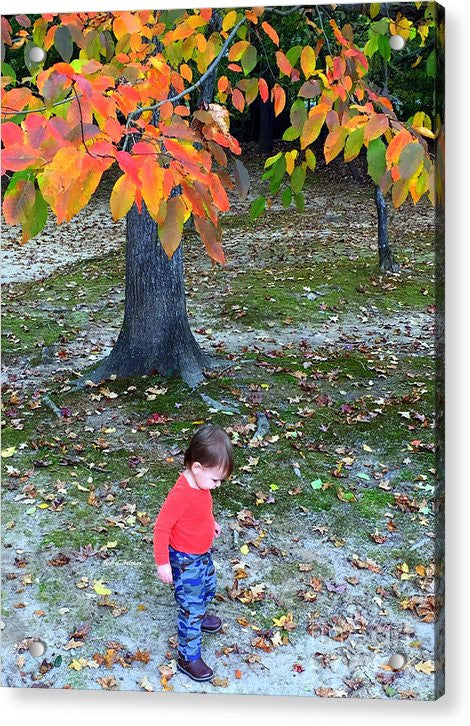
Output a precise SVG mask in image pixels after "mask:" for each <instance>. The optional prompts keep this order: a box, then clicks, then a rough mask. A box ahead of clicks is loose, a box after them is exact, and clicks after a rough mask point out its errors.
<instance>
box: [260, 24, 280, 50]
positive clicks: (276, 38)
mask: <svg viewBox="0 0 470 726" xmlns="http://www.w3.org/2000/svg"><path fill="white" fill-rule="evenodd" d="M261 27H262V28H263V30H264V32H265V33H266V35H269V37H270V38H271V40H272V41H273V43H274V45H277V47H279V36H278V34H277V33H276V31H275V30H274V28H273V27H272V26H271V25H269V23H267V22H266V21H264V23H261Z"/></svg>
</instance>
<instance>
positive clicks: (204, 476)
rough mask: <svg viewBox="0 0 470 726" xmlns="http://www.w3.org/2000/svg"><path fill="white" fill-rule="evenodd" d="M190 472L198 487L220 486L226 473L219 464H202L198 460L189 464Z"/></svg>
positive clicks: (211, 487) (214, 487)
mask: <svg viewBox="0 0 470 726" xmlns="http://www.w3.org/2000/svg"><path fill="white" fill-rule="evenodd" d="M191 472H192V474H193V476H194V480H195V482H196V484H197V486H198V488H199V489H216V488H217V487H220V485H221V483H222V482H223V480H224V478H225V474H226V472H225V470H224V469H223V468H222V467H220V466H202V464H200V463H199V462H198V461H195V462H194V463H193V464H192V465H191Z"/></svg>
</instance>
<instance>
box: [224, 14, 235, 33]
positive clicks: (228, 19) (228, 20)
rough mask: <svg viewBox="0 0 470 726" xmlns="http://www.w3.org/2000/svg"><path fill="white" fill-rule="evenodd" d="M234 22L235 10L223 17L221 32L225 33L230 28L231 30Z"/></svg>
mask: <svg viewBox="0 0 470 726" xmlns="http://www.w3.org/2000/svg"><path fill="white" fill-rule="evenodd" d="M236 20H237V11H236V10H231V11H230V12H229V13H227V15H226V16H225V18H224V19H223V21H222V30H223V31H224V33H225V32H227V30H230V29H231V28H233V26H234V25H235V23H236Z"/></svg>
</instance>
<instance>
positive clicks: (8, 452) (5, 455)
mask: <svg viewBox="0 0 470 726" xmlns="http://www.w3.org/2000/svg"><path fill="white" fill-rule="evenodd" d="M15 452H16V446H10V447H9V448H8V449H2V459H8V458H9V457H10V456H13V454H14V453H15Z"/></svg>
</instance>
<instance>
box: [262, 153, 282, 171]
mask: <svg viewBox="0 0 470 726" xmlns="http://www.w3.org/2000/svg"><path fill="white" fill-rule="evenodd" d="M281 156H283V153H282V151H279V152H278V153H277V154H275V155H274V156H270V157H269V159H266V161H265V162H264V168H265V169H267V168H268V167H270V166H272V165H273V164H275V163H276V161H277V160H278V159H280V157H281Z"/></svg>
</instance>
